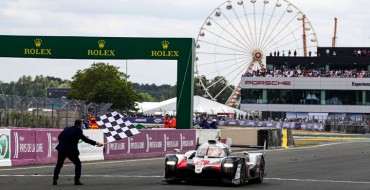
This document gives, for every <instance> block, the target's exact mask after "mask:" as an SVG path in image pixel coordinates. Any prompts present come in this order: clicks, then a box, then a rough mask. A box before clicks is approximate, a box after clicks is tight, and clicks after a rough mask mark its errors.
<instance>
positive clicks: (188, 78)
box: [0, 35, 194, 129]
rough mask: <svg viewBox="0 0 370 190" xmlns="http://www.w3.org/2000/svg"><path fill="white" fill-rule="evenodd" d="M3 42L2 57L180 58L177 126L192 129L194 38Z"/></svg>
mask: <svg viewBox="0 0 370 190" xmlns="http://www.w3.org/2000/svg"><path fill="white" fill-rule="evenodd" d="M0 41H1V42H2V43H3V44H4V45H3V46H0V57H14V58H49V59H99V60H106V59H110V60H116V59H122V60H123V59H154V60H177V114H176V115H177V128H179V129H189V128H191V126H192V124H193V120H192V113H193V94H194V93H193V92H194V90H193V88H194V83H193V81H194V62H193V60H194V39H192V38H134V37H132V38H130V37H77V36H10V35H0ZM158 69H163V68H158ZM153 72H155V71H153ZM159 77H166V76H159Z"/></svg>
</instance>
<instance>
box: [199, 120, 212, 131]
mask: <svg viewBox="0 0 370 190" xmlns="http://www.w3.org/2000/svg"><path fill="white" fill-rule="evenodd" d="M199 126H200V128H202V129H209V128H210V126H209V123H208V122H207V119H203V120H202V122H201V123H200V125H199Z"/></svg>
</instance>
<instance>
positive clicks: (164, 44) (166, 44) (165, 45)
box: [162, 40, 170, 49]
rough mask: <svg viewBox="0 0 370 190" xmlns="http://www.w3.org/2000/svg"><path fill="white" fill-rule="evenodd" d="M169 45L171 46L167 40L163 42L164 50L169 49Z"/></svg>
mask: <svg viewBox="0 0 370 190" xmlns="http://www.w3.org/2000/svg"><path fill="white" fill-rule="evenodd" d="M169 45H170V42H168V41H167V40H164V41H162V48H163V49H167V48H168V46H169Z"/></svg>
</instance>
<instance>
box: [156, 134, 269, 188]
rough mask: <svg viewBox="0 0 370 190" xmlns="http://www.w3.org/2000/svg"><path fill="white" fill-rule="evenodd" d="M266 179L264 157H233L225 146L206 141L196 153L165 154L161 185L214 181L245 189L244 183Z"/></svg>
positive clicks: (216, 142)
mask: <svg viewBox="0 0 370 190" xmlns="http://www.w3.org/2000/svg"><path fill="white" fill-rule="evenodd" d="M175 151H176V152H178V151H179V150H175ZM265 175H266V174H265V156H264V153H262V152H253V153H251V152H243V154H242V156H232V155H231V150H230V147H229V146H228V145H226V144H224V143H221V142H219V141H216V140H209V141H208V142H207V143H204V144H202V145H200V146H199V147H198V149H197V150H191V151H188V152H186V153H185V154H177V153H176V154H167V155H166V156H165V172H164V178H163V181H165V182H167V183H170V184H172V183H180V182H181V181H194V180H217V181H221V182H223V183H231V184H234V185H244V184H245V182H255V183H262V181H263V178H264V176H265Z"/></svg>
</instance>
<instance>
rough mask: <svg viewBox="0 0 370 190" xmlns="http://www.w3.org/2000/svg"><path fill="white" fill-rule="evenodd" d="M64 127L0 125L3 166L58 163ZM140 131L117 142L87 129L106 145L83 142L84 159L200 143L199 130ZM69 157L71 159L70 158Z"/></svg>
mask: <svg viewBox="0 0 370 190" xmlns="http://www.w3.org/2000/svg"><path fill="white" fill-rule="evenodd" d="M61 131H62V129H34V128H32V129H31V128H16V127H9V128H0V167H1V166H20V165H39V164H51V163H52V164H55V163H56V159H57V155H58V153H57V151H56V150H55V147H56V146H57V145H58V135H59V134H60V132H61ZM140 132H141V133H140V134H138V135H135V136H132V137H129V138H126V139H122V140H119V141H116V142H113V143H106V138H105V136H104V134H103V132H102V131H101V130H84V135H86V136H88V137H89V138H91V139H94V140H96V141H99V142H105V143H106V144H105V146H104V148H100V147H95V146H91V145H90V144H86V143H84V142H83V141H81V142H79V144H78V148H79V150H80V159H81V160H83V161H87V160H89V161H90V160H104V159H106V160H111V159H120V158H138V157H151V156H161V155H163V156H164V155H165V154H166V153H172V152H173V150H174V149H180V150H181V151H182V152H185V151H188V150H193V149H195V147H196V131H195V130H140ZM66 161H69V160H68V159H67V160H66Z"/></svg>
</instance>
